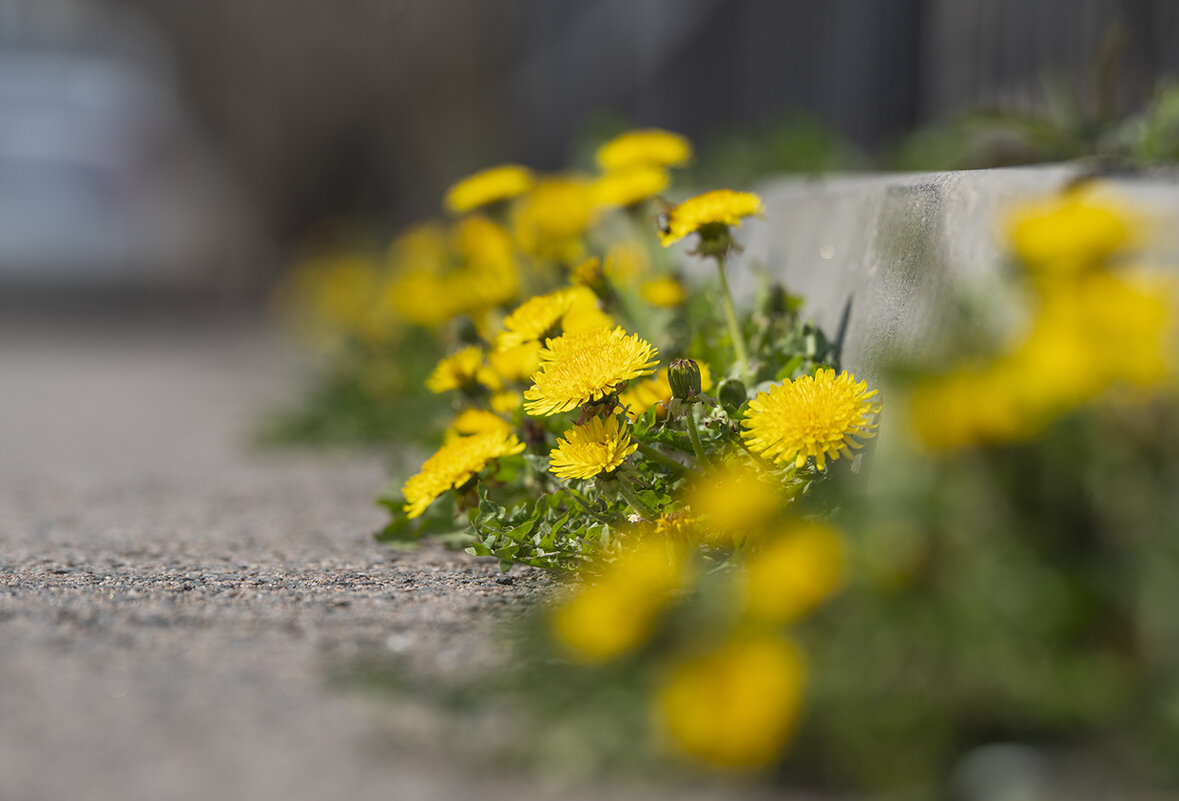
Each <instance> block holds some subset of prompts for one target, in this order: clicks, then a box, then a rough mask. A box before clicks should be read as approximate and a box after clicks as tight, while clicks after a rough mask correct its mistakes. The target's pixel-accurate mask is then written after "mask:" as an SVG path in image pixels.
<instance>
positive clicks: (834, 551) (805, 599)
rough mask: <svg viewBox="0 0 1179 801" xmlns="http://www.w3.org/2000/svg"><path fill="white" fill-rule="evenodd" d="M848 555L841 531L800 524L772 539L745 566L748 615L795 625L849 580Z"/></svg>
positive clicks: (804, 522)
mask: <svg viewBox="0 0 1179 801" xmlns="http://www.w3.org/2000/svg"><path fill="white" fill-rule="evenodd" d="M845 562H846V555H845V553H844V547H843V542H842V541H841V540H840V537H839V534H838V533H836V531H835V529H833V528H831V526H829V525H827V524H825V523H819V522H814V521H801V520H799V521H794V522H792V523H791V524H790V525H789V526H788V527H787V529H786V530H785V531H783V532H781V533H780V534H778V535H777V536H774V537H768V538H766V540H765V541H764V543H763V544H762V545H761V547H760V548H758V549H756V550H755V551H754V552H753V553H752V554H751V555H750V557H749V559H748V561H747V562H746V564H745V576H744V578H745V596H746V598H745V603H746V610H747V614H748V615H749V616H750V617H752V618H754V619H756V620H762V621H768V622H773V623H789V622H791V621H793V620H796V619H798V618H799V617H801V616H802V615H804V614H806V613H807V612H809V611H810V610H811V609H813V608H814V607H816V606H817V605H818V604H819V603H820V602H822V601H823V600H825V599H826V598H828V597H829V596H831V595H832V594H833V593H834V592H835V591H836V589H838V587H839V585H840V583H841V582H842V580H843V575H844V564H845Z"/></svg>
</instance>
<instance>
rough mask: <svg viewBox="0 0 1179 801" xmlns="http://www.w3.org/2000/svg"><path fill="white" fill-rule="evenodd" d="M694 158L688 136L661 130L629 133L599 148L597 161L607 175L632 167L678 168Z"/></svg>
mask: <svg viewBox="0 0 1179 801" xmlns="http://www.w3.org/2000/svg"><path fill="white" fill-rule="evenodd" d="M691 158H692V143H691V142H690V141H688V139H687V138H686V137H683V136H680V135H679V134H676V133H672V132H671V131H664V130H662V129H660V128H642V129H637V130H633V131H627V132H626V133H623V134H620V135H618V136H616V137H614V138H613V139H611V140H609V141H608V142H605V143H604V144H603V145H602V146H601V147H599V148H598V151H597V153H596V154H595V159H596V160H597V162H598V166H599V167H601V168H602V169H603V170H606V171H607V172H613V171H616V170H624V169H628V168H630V167H679V166H680V165H682V164H685V163H687V162H688V160H689V159H691Z"/></svg>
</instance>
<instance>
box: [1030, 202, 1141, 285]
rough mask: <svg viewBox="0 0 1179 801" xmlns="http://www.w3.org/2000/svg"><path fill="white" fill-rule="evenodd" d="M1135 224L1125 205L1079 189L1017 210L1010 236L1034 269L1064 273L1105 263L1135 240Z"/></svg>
mask: <svg viewBox="0 0 1179 801" xmlns="http://www.w3.org/2000/svg"><path fill="white" fill-rule="evenodd" d="M1132 228H1133V223H1132V221H1131V217H1130V215H1129V214H1128V213H1127V212H1126V211H1125V210H1124V209H1123V208H1121V207H1120V206H1118V205H1116V204H1113V203H1110V202H1109V201H1103V200H1100V199H1097V198H1095V197H1094V195H1093V192H1092V191H1090V190H1088V189H1085V188H1078V189H1073V190H1071V191H1068V192H1065V193H1064V194H1063V195H1062V196H1060V197H1057V198H1053V199H1051V200H1047V201H1042V202H1039V203H1033V204H1030V205H1027V206H1025V207H1023V208H1021V209H1019V210H1018V211H1016V212H1015V213H1014V214H1013V215H1012V217H1011V219H1010V221H1009V222H1008V235H1009V239H1010V241H1011V244H1012V246H1013V247H1014V249H1015V252H1016V255H1018V256H1019V258H1020V260H1022V261H1023V262H1024V263H1025V264H1026V265H1027V266H1028V267H1029V268H1031V269H1032V270H1035V271H1038V272H1045V273H1056V274H1060V273H1071V272H1076V271H1077V270H1081V269H1085V268H1087V267H1092V266H1096V265H1098V264H1100V263H1102V262H1104V261H1105V260H1106V259H1108V258H1109V257H1110V256H1112V255H1113V254H1114V253H1115V252H1117V251H1118V250H1119V249H1121V248H1122V247H1123V246H1124V245H1126V244H1127V243H1128V242H1129V241H1130V240H1131V238H1132V235H1133V230H1132Z"/></svg>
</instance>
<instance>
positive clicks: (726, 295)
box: [716, 253, 749, 375]
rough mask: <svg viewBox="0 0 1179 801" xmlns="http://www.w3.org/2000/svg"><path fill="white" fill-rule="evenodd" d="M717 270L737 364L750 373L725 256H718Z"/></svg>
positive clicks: (742, 370) (747, 353)
mask: <svg viewBox="0 0 1179 801" xmlns="http://www.w3.org/2000/svg"><path fill="white" fill-rule="evenodd" d="M716 270H717V273H718V274H719V275H720V285H721V305H722V306H723V307H724V310H725V324H726V325H728V327H729V338H730V339H732V340H733V350H734V351H735V352H736V355H737V366H738V367H739V368H740V370H741V374H742V375H748V373H749V351H748V350H746V349H745V336H744V335H743V334H742V333H741V325H740V324H739V323H738V322H737V309H736V308H735V307H734V306H733V293H732V292H730V291H729V279H728V276H727V275H725V257H724V256H723V255H721V254H719V253H718V254H717V256H716Z"/></svg>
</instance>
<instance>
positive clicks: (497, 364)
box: [487, 340, 543, 384]
mask: <svg viewBox="0 0 1179 801" xmlns="http://www.w3.org/2000/svg"><path fill="white" fill-rule="evenodd" d="M542 347H543V345H541V344H540V343H539V342H537V341H535V340H533V341H531V342H523V343H521V344H519V345H515V346H512V347H507V348H503V349H497V350H493V351H489V352H488V354H487V362H488V363H489V364H490V365H491V369H492V370H494V371H495V374H496V375H498V376H499V377H500V378H502V379H503V380H504V381H510V382H512V383H517V384H522V383H524V382H526V381H528V379H529V378H530V377H531V376H532V374H533V373H535V372H536V370H537V368H538V367H540V349H541V348H542Z"/></svg>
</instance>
